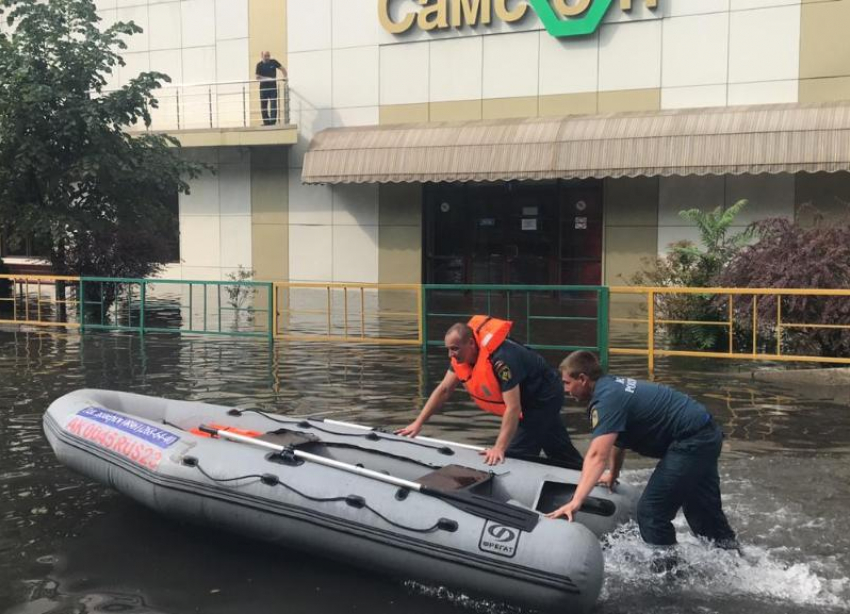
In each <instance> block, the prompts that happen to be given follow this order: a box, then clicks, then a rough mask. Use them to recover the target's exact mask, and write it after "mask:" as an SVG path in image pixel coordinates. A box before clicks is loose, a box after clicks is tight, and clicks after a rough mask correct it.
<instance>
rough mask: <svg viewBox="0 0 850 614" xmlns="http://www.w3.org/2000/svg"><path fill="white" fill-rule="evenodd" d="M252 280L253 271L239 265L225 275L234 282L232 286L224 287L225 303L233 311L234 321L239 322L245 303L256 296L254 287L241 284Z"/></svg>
mask: <svg viewBox="0 0 850 614" xmlns="http://www.w3.org/2000/svg"><path fill="white" fill-rule="evenodd" d="M253 278H254V269H246V268H245V267H243V266H242V265H241V264H240V265H239V268H238V269H237V270H236V271H234V272H232V273H228V274H227V279H229V280H230V281H232V282H234V283H233V284H232V285H227V286H225V287H224V289H225V292H227V302H228V304H229V305H230V306H231V307H232V308H233V309H234V310H235V313H236V316H235V317H236V321H237V322H238V321H239V317H240V315H241V313H242V311H244V310H245V303H246V302H247V301H248V299H249V298H254V296H255V295H256V294H257V290H256V289H255V287H254V286H248V285H244V284H243V283H241V282H246V281H251V280H252V279H253ZM248 309H249V314H248V315H249V318H250V317H251V313H250V308H248Z"/></svg>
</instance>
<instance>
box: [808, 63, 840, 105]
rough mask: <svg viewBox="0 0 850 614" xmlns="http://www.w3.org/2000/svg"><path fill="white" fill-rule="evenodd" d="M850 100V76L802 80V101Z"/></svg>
mask: <svg viewBox="0 0 850 614" xmlns="http://www.w3.org/2000/svg"><path fill="white" fill-rule="evenodd" d="M848 72H850V67H848ZM836 100H850V77H826V78H823V79H801V80H800V102H802V103H807V102H833V101H836Z"/></svg>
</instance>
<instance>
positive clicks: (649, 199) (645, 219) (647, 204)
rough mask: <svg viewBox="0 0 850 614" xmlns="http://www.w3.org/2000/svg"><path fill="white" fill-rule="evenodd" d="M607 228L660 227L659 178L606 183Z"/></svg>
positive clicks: (619, 180) (607, 181)
mask: <svg viewBox="0 0 850 614" xmlns="http://www.w3.org/2000/svg"><path fill="white" fill-rule="evenodd" d="M603 194H604V195H605V225H606V226H608V227H612V226H629V227H632V226H647V227H652V228H655V227H656V226H657V225H658V178H657V177H637V178H635V179H606V180H605V183H604V188H603Z"/></svg>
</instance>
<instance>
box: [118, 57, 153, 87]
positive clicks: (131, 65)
mask: <svg viewBox="0 0 850 614" xmlns="http://www.w3.org/2000/svg"><path fill="white" fill-rule="evenodd" d="M148 70H150V53H148V52H147V51H142V52H141V53H126V52H125V53H124V66H122V67H121V74H120V79H119V83H121V85H127V83H129V82H130V80H131V79H135V78H136V77H138V76H139V73H141V72H146V71H148Z"/></svg>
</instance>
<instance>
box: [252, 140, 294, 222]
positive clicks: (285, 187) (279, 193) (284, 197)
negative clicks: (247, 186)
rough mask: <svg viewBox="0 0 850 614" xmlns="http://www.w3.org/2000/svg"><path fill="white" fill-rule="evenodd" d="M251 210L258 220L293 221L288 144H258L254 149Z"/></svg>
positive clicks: (255, 220) (255, 219)
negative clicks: (290, 218) (290, 213)
mask: <svg viewBox="0 0 850 614" xmlns="http://www.w3.org/2000/svg"><path fill="white" fill-rule="evenodd" d="M251 210H252V212H253V216H254V219H253V222H254V224H288V223H289V173H288V172H287V150H286V149H285V148H283V147H257V148H255V149H254V150H253V151H252V152H251Z"/></svg>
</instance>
